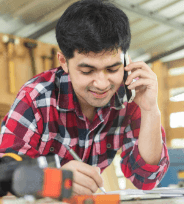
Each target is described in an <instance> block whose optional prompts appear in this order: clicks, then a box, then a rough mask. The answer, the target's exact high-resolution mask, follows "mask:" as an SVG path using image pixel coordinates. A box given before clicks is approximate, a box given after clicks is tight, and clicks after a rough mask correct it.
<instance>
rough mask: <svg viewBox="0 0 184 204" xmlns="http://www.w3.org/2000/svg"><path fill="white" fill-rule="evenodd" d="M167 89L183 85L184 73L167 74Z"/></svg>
mask: <svg viewBox="0 0 184 204" xmlns="http://www.w3.org/2000/svg"><path fill="white" fill-rule="evenodd" d="M167 87H168V89H172V88H179V87H184V75H179V76H169V77H168V78H167Z"/></svg>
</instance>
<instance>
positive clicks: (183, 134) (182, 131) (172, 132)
mask: <svg viewBox="0 0 184 204" xmlns="http://www.w3.org/2000/svg"><path fill="white" fill-rule="evenodd" d="M167 138H168V140H172V139H176V138H184V128H183V127H181V128H169V129H168V130H167V133H166V139H167Z"/></svg>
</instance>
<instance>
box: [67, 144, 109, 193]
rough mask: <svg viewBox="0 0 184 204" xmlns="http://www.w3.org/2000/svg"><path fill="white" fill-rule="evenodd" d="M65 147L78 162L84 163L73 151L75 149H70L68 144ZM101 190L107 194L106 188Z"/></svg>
mask: <svg viewBox="0 0 184 204" xmlns="http://www.w3.org/2000/svg"><path fill="white" fill-rule="evenodd" d="M64 146H65V147H66V149H67V150H68V151H69V152H70V154H71V155H72V156H73V158H74V159H75V160H77V161H80V162H83V161H82V160H81V158H79V156H78V155H77V154H76V153H75V152H74V151H73V149H70V147H69V146H68V145H66V144H64ZM99 189H100V190H101V191H102V192H103V193H104V194H106V191H105V189H104V187H99Z"/></svg>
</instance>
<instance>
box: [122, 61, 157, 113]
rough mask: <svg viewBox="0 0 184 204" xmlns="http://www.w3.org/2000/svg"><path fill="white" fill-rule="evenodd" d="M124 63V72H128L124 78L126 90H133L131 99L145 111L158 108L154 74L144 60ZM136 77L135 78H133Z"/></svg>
mask: <svg viewBox="0 0 184 204" xmlns="http://www.w3.org/2000/svg"><path fill="white" fill-rule="evenodd" d="M129 60H130V63H129V64H128V65H126V67H125V72H129V75H128V76H127V78H126V80H125V86H127V89H128V90H135V98H134V99H133V101H134V102H135V103H136V104H137V105H138V106H139V107H140V108H141V109H142V110H145V111H150V110H152V109H155V108H158V105H157V95H158V82H157V76H156V74H155V73H154V72H153V71H152V70H151V68H150V67H149V66H148V65H147V64H146V63H145V62H142V61H140V62H132V61H131V59H130V57H129ZM134 79H136V80H134Z"/></svg>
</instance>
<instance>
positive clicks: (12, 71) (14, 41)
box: [2, 35, 20, 94]
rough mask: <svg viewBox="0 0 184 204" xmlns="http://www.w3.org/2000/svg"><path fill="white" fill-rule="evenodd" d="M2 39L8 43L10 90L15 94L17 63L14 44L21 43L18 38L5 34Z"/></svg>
mask: <svg viewBox="0 0 184 204" xmlns="http://www.w3.org/2000/svg"><path fill="white" fill-rule="evenodd" d="M2 41H3V42H4V43H5V44H6V45H7V53H8V54H7V56H8V78H9V91H10V93H11V94H15V92H16V87H15V63H14V52H15V49H14V45H15V44H19V43H20V41H19V39H18V38H16V39H13V38H10V37H9V36H8V35H4V36H3V38H2Z"/></svg>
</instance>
